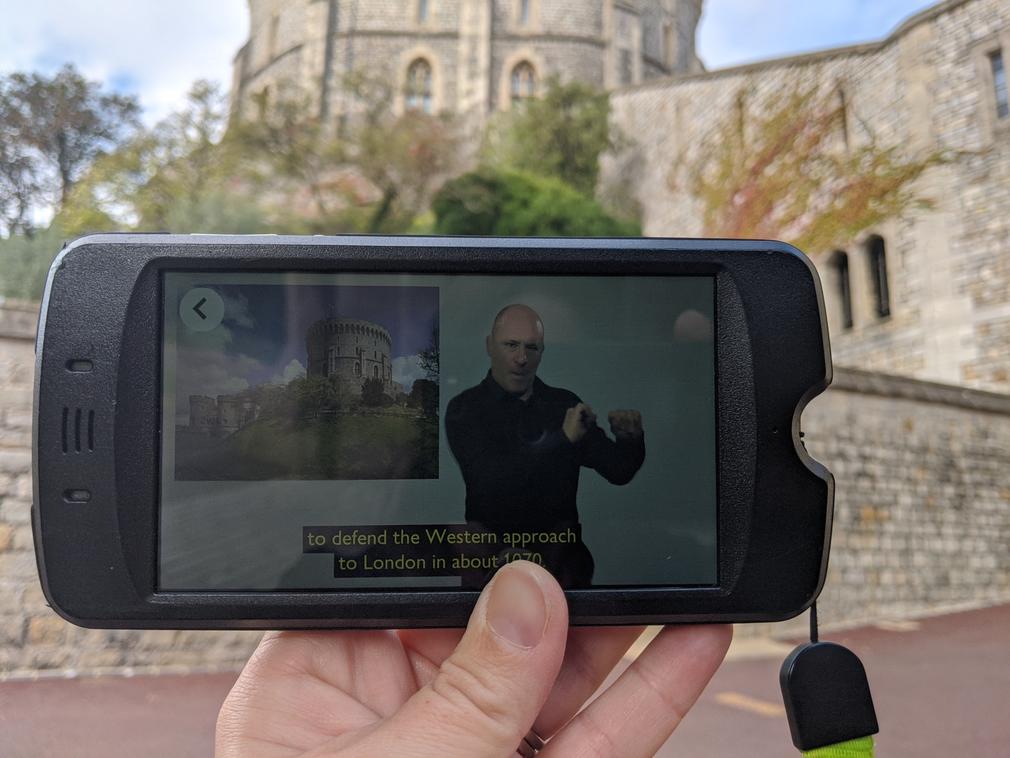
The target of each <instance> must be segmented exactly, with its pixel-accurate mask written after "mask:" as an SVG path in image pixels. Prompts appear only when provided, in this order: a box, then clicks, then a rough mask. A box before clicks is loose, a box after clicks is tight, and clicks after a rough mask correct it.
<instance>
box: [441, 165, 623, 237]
mask: <svg viewBox="0 0 1010 758" xmlns="http://www.w3.org/2000/svg"><path fill="white" fill-rule="evenodd" d="M432 208H433V210H434V212H435V231H436V233H438V234H470V235H503V236H517V237H565V236H571V237H632V236H637V235H639V234H640V233H641V229H640V228H639V227H638V225H637V224H635V223H633V222H630V221H621V220H618V219H615V218H613V217H612V216H609V215H607V213H606V212H605V211H604V210H603V208H601V207H600V205H599V203H597V202H596V201H594V200H592V199H590V198H588V197H586V196H584V195H582V194H580V193H579V192H576V191H575V190H574V189H572V188H571V187H569V186H568V185H566V184H564V183H563V182H561V181H559V180H557V179H551V178H548V177H543V176H535V175H533V174H525V173H520V172H516V171H493V170H490V169H484V170H481V171H478V172H474V173H470V174H464V175H463V176H461V177H459V178H457V179H454V180H452V181H451V182H447V183H446V184H445V185H444V186H443V187H442V189H441V190H439V192H438V194H437V195H436V196H435V199H434V202H433V203H432Z"/></svg>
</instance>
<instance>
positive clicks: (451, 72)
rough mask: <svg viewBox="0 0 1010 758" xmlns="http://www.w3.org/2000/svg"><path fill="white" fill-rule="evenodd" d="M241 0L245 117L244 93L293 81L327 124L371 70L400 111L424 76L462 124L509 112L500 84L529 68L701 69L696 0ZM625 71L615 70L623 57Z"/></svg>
mask: <svg viewBox="0 0 1010 758" xmlns="http://www.w3.org/2000/svg"><path fill="white" fill-rule="evenodd" d="M418 7H419V5H418V2H417V0H408V1H407V2H404V1H403V0H369V2H367V3H364V2H360V0H331V2H329V3H324V2H310V1H309V0H294V1H293V2H280V1H279V0H250V2H249V9H250V34H249V40H248V41H247V43H246V44H245V45H244V46H243V47H242V49H241V50H239V52H238V54H237V55H236V56H235V60H234V72H233V84H232V100H233V107H234V108H235V109H236V111H237V112H238V113H240V114H242V115H250V114H255V107H256V106H255V105H254V103H253V96H254V95H261V94H263V93H267V94H268V99H269V98H270V97H276V96H277V93H278V92H279V91H280V90H281V89H283V88H285V87H288V86H290V84H292V83H293V84H297V85H298V86H299V87H301V88H302V89H303V90H304V91H305V93H307V94H308V95H309V96H310V97H311V98H313V99H314V100H315V103H316V104H317V105H318V106H319V108H320V112H321V113H322V114H323V115H324V117H325V118H336V117H337V116H338V115H339V114H341V113H349V112H353V110H354V106H353V104H351V103H349V102H348V101H346V100H345V97H346V96H345V94H344V92H343V80H344V78H345V77H347V76H348V75H350V74H351V73H354V72H359V71H369V72H371V73H372V74H374V75H379V76H381V77H382V78H384V79H385V80H386V81H388V82H390V83H391V84H393V86H394V90H395V91H396V92H397V93H398V95H397V97H398V101H397V103H396V104H395V105H396V106H397V107H398V108H402V106H403V103H402V90H403V87H404V84H405V73H406V69H407V67H408V66H409V64H410V63H411V61H413V60H415V59H417V58H424V59H425V60H426V61H428V62H429V63H430V64H431V66H432V69H433V72H432V73H433V77H432V78H433V87H432V89H433V92H432V95H433V98H432V99H433V107H432V110H433V111H441V110H445V111H450V112H453V113H458V114H464V115H467V116H469V117H472V119H473V120H474V121H473V125H479V124H480V123H481V122H482V121H483V119H484V118H485V117H486V115H487V114H488V113H490V112H492V111H494V110H497V109H500V108H507V107H508V105H509V102H510V97H509V76H510V72H511V70H512V68H513V67H514V66H515V65H516V64H517V63H519V62H520V61H528V62H530V63H531V64H532V65H533V67H534V69H535V70H536V73H537V78H538V81H539V82H541V83H542V82H543V81H546V79H547V78H548V77H551V76H558V77H559V78H561V79H563V80H573V79H574V80H581V81H586V82H590V83H593V84H596V85H606V86H615V85H618V84H629V83H633V82H639V81H642V80H644V79H648V78H650V77H655V76H660V75H664V74H668V73H670V72H671V71H682V72H688V71H696V70H699V69H700V64H699V62H698V59H697V56H696V55H695V47H694V32H695V28H696V27H697V24H698V20H699V18H700V14H701V3H700V0H635V1H634V2H622V3H614V2H613V0H602V1H597V2H584V1H582V0H530V12H529V18H528V19H527V20H526V21H525V22H522V21H520V17H519V11H518V8H519V4H518V2H517V0H427V8H428V17H427V19H424V20H421V19H420V18H419V16H418ZM625 56H626V57H627V60H628V62H629V66H628V67H625V66H624V57H625Z"/></svg>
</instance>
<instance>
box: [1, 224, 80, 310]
mask: <svg viewBox="0 0 1010 758" xmlns="http://www.w3.org/2000/svg"><path fill="white" fill-rule="evenodd" d="M65 240H66V237H65V236H64V234H63V231H62V230H61V229H60V228H59V226H58V225H56V224H54V225H51V226H50V227H49V228H47V229H40V230H38V231H37V232H35V233H34V234H32V235H30V236H29V235H27V234H12V235H11V236H10V237H8V238H7V239H2V238H0V297H11V298H17V299H19V300H40V299H41V298H42V290H43V289H44V287H45V283H46V273H47V272H48V271H49V265H50V264H51V263H52V260H53V258H55V257H56V254H57V253H59V252H60V250H61V249H62V247H63V243H64V241H65Z"/></svg>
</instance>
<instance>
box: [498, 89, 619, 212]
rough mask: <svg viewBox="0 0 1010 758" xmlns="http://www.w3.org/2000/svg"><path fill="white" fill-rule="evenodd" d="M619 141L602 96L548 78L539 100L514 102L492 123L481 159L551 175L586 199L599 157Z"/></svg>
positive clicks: (596, 92)
mask: <svg viewBox="0 0 1010 758" xmlns="http://www.w3.org/2000/svg"><path fill="white" fill-rule="evenodd" d="M622 141H623V138H622V137H621V136H620V135H617V134H613V133H612V130H611V126H610V99H609V97H608V95H607V94H606V93H605V92H601V91H600V90H597V89H594V88H593V87H590V86H589V85H586V84H582V83H580V82H569V83H565V84H562V83H560V82H559V81H558V80H557V79H556V78H553V79H550V80H548V82H547V88H546V91H545V92H544V95H543V97H540V98H531V99H528V100H524V101H522V102H520V103H517V104H516V106H515V107H514V108H513V109H512V110H511V111H509V112H508V113H503V114H501V115H500V117H499V118H498V119H497V120H496V121H495V122H493V123H492V125H491V127H490V128H489V130H488V134H487V136H486V139H485V147H484V157H485V159H486V160H487V161H488V162H489V163H490V164H491V165H494V166H498V167H502V168H509V169H517V170H520V171H527V172H530V173H535V174H540V175H542V176H551V177H555V178H557V179H560V180H561V181H563V182H565V183H566V184H569V185H571V186H572V187H574V188H575V189H576V190H578V191H580V192H582V193H583V194H585V195H590V196H591V195H592V194H593V193H594V191H595V190H596V180H597V177H598V176H599V163H600V154H601V153H603V152H604V151H606V150H609V149H612V148H616V147H618V145H619V143H621V142H622Z"/></svg>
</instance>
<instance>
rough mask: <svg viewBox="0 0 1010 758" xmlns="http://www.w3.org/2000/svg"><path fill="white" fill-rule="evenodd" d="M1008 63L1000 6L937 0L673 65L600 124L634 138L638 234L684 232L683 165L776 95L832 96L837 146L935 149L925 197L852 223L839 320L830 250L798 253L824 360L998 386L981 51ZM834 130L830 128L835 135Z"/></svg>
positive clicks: (1000, 199)
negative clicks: (741, 53) (795, 46)
mask: <svg viewBox="0 0 1010 758" xmlns="http://www.w3.org/2000/svg"><path fill="white" fill-rule="evenodd" d="M996 55H1002V60H1003V61H1004V65H1005V66H1006V67H1010V5H1008V4H1007V3H1006V2H1005V0H947V1H946V2H941V3H938V4H937V5H935V6H933V7H931V8H928V9H927V10H925V11H923V12H922V13H920V14H918V15H916V16H914V17H912V18H910V19H908V20H907V21H906V22H905V23H903V24H901V25H900V26H899V27H898V28H897V29H896V30H895V31H894V32H892V33H891V34H890V36H888V37H887V38H886V39H884V40H882V41H880V42H872V43H868V44H862V45H855V46H852V47H845V48H837V49H831V50H825V51H823V52H819V53H812V54H809V55H799V56H794V57H789V58H781V59H776V60H769V61H765V62H762V63H755V64H751V65H745V66H738V67H734V68H729V69H722V70H716V71H709V72H703V73H698V74H690V75H679V76H674V77H669V78H666V79H657V80H652V81H648V82H644V83H642V84H640V85H637V86H634V87H630V88H623V89H618V90H616V91H615V92H614V93H613V95H612V97H611V102H612V105H613V109H614V121H615V123H616V124H617V125H618V126H620V128H621V129H622V130H623V131H624V132H625V133H626V134H628V135H630V136H631V137H633V138H634V140H635V141H636V142H637V148H636V149H635V150H633V151H631V154H630V155H626V156H624V157H623V158H622V159H621V160H611V161H609V162H608V163H607V165H606V166H605V169H604V175H605V180H606V181H611V180H615V179H616V178H617V177H619V176H620V174H621V172H622V170H623V171H627V167H628V166H630V167H632V170H633V172H634V181H633V182H631V183H626V185H625V186H631V187H634V188H635V190H636V192H637V200H638V203H639V205H640V206H641V208H642V209H643V212H644V219H643V221H644V230H645V233H646V234H648V235H652V236H677V237H681V236H698V235H701V234H702V233H703V231H704V230H703V229H702V226H701V221H702V213H701V205H700V201H699V200H698V199H697V198H694V197H692V196H691V195H690V193H689V192H688V191H687V190H686V189H685V188H686V185H687V176H686V173H687V172H686V170H685V169H686V167H687V166H690V165H692V164H693V163H694V161H695V160H696V159H697V157H698V154H699V148H700V146H701V145H702V144H703V141H704V139H705V137H706V135H708V134H710V133H711V130H712V129H713V128H714V126H715V125H717V124H721V123H725V122H726V120H727V119H731V118H736V117H739V118H741V120H742V121H743V122H744V123H746V120H747V117H748V116H749V115H753V114H756V113H760V112H761V111H762V109H763V108H765V107H766V105H767V104H768V102H769V101H770V100H771V99H772V98H773V97H775V96H777V95H781V94H782V93H783V92H786V93H788V92H790V91H795V90H801V89H806V88H819V89H820V91H821V92H822V93H823V94H824V95H825V96H826V97H833V98H835V99H836V102H840V101H841V98H844V102H845V108H846V132H845V134H846V135H847V139H849V140H850V141H851V144H853V145H855V144H861V143H865V142H866V141H867V140H870V139H874V140H876V141H877V144H879V145H881V146H882V147H893V146H898V147H900V148H901V149H902V150H904V151H906V153H907V154H909V155H913V156H925V155H928V154H931V153H934V152H941V153H944V154H946V155H947V156H948V158H949V159H950V160H949V162H947V163H945V164H941V165H939V166H936V167H934V168H931V169H930V170H928V171H927V172H926V173H925V174H924V175H923V176H922V177H920V179H919V180H918V183H917V186H916V187H915V188H914V189H915V191H916V193H917V194H918V195H919V196H921V197H923V198H925V199H927V200H929V201H931V207H928V208H922V209H917V210H915V211H912V212H909V213H908V214H907V215H906V216H905V217H903V218H898V219H893V220H890V221H888V222H885V223H882V224H880V226H879V227H878V228H872V229H866V230H864V232H863V233H862V234H860V235H858V236H857V237H856V238H854V239H852V240H849V241H847V242H846V243H845V244H842V245H841V246H840V247H839V248H838V250H841V251H843V252H845V253H847V255H848V263H849V280H850V289H851V302H852V316H853V325H852V326H851V327H846V326H845V325H844V324H843V321H842V306H841V295H840V289H839V287H840V284H839V277H838V274H837V272H836V271H835V270H833V268H832V260H833V258H834V256H835V255H836V250H835V249H832V250H807V251H805V252H806V253H808V254H809V255H810V256H811V258H812V259H813V261H814V263H815V265H816V266H817V267H818V269H819V270H820V273H821V280H822V282H823V284H824V291H825V301H826V305H827V308H828V316H829V322H830V327H831V334H832V348H833V352H834V356H835V360H836V362H837V363H839V364H842V365H847V366H857V367H860V368H863V369H869V370H874V371H883V372H886V373H890V374H900V375H905V376H912V377H916V378H919V379H926V380H931V381H939V382H944V383H947V384H958V385H965V386H970V387H976V388H979V389H989V390H994V391H999V392H1007V391H1010V117H1003V118H999V117H998V115H997V98H998V94H997V90H996V87H995V84H994V81H993V79H992V73H991V58H992V56H996ZM840 141H841V135H840ZM875 235H876V236H879V237H880V238H882V239H883V242H884V249H885V257H886V266H887V277H886V279H887V284H888V288H889V290H890V314H889V315H886V316H880V315H878V314H877V312H876V309H875V294H874V287H873V284H872V278H871V273H872V272H871V263H870V254H869V249H868V247H869V242H870V240H871V238H872V237H874V236H875Z"/></svg>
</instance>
